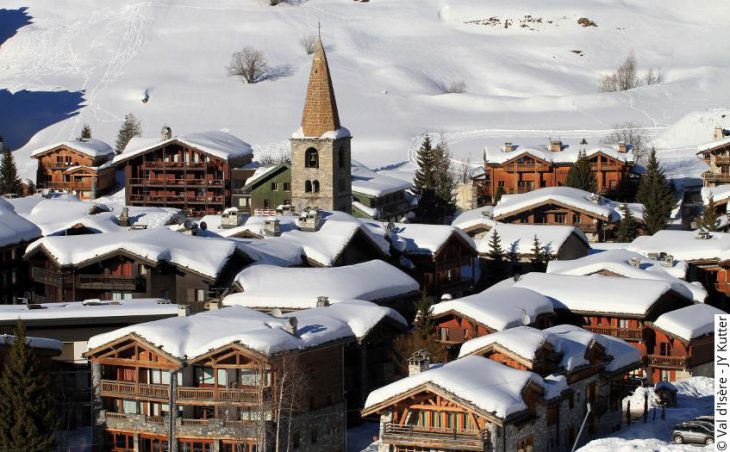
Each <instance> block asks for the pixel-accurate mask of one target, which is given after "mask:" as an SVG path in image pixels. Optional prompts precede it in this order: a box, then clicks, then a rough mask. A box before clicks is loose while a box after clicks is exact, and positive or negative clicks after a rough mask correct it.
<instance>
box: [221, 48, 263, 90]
mask: <svg viewBox="0 0 730 452" xmlns="http://www.w3.org/2000/svg"><path fill="white" fill-rule="evenodd" d="M226 70H227V71H228V75H230V76H232V77H241V79H243V81H244V82H246V83H257V82H260V81H261V80H263V79H264V78H265V77H266V73H267V72H268V70H269V66H268V64H267V63H266V57H265V56H264V54H263V52H261V51H260V50H257V49H254V48H253V47H244V48H243V49H242V50H240V51H238V52H235V53H234V54H233V55H232V56H231V63H230V64H229V65H228V66H227V67H226Z"/></svg>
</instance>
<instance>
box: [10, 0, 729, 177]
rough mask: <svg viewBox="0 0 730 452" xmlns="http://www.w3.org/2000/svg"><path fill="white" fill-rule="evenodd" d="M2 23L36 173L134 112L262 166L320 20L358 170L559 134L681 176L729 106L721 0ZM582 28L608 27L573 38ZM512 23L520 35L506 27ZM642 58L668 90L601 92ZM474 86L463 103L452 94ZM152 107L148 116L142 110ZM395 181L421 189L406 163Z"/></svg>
mask: <svg viewBox="0 0 730 452" xmlns="http://www.w3.org/2000/svg"><path fill="white" fill-rule="evenodd" d="M2 8H4V9H0V68H1V70H0V134H2V135H3V136H4V137H5V139H6V141H7V142H8V143H9V144H10V146H12V147H13V148H14V149H19V151H18V154H17V156H18V160H19V166H20V167H21V170H22V172H23V173H24V175H28V176H33V175H34V169H35V163H34V162H32V161H31V160H30V159H29V158H27V157H28V156H29V155H30V151H31V150H32V149H33V148H35V147H38V146H42V145H46V144H49V143H51V142H56V141H60V140H66V139H69V138H72V137H74V136H76V135H77V134H78V133H79V131H80V129H81V125H82V123H84V122H86V123H89V124H90V125H91V127H92V129H93V132H94V136H95V137H96V138H99V139H102V140H107V141H110V142H113V141H114V138H115V136H116V131H117V130H118V128H119V125H120V123H121V120H122V118H123V116H124V114H125V113H129V112H132V113H134V114H135V115H137V116H138V117H139V118H140V119H141V120H142V125H143V128H144V130H145V132H146V135H149V136H157V134H158V133H159V130H160V128H161V126H162V125H164V124H167V125H169V126H171V127H172V130H173V133H175V134H183V133H188V132H195V131H202V130H213V129H228V130H230V131H232V132H233V133H234V134H236V135H238V136H240V137H241V138H242V139H244V140H245V141H248V142H250V143H251V144H253V145H254V146H255V149H256V151H257V153H258V154H259V155H262V154H264V153H266V152H271V151H278V150H280V149H282V148H283V147H286V146H287V145H288V144H287V140H288V138H289V136H290V135H291V133H292V132H293V131H294V130H296V129H297V128H298V125H299V120H300V115H301V110H302V106H303V99H304V93H305V87H306V81H307V76H308V72H309V65H310V57H309V56H308V55H306V53H305V51H304V49H303V47H302V45H301V43H300V40H301V38H302V37H303V36H306V35H312V34H316V31H317V23H318V22H320V23H321V27H322V38H323V40H324V42H325V43H326V45H327V50H328V57H329V60H330V65H331V69H332V73H333V78H334V85H335V91H336V93H337V99H338V104H339V109H340V116H341V118H342V121H343V124H344V125H345V126H347V127H348V128H350V130H351V131H352V132H353V135H354V137H355V139H354V141H353V153H354V154H353V156H354V158H355V159H357V160H358V161H361V162H363V163H364V164H366V165H368V166H371V167H382V166H387V165H396V164H398V163H402V162H407V161H408V160H409V158H410V157H411V155H412V148H413V143H415V142H416V139H417V137H418V136H419V135H421V134H423V133H435V134H441V135H442V136H443V137H444V138H445V139H447V141H448V142H449V144H450V146H451V149H452V151H453V152H454V155H455V158H457V159H460V160H467V159H469V160H470V161H471V162H477V161H480V160H481V155H482V150H483V148H484V146H485V145H488V146H497V145H500V144H501V143H503V142H504V141H506V140H509V141H512V142H514V143H517V144H520V143H522V144H523V145H527V144H532V145H539V144H543V143H545V142H546V140H547V139H548V137H550V136H560V137H562V138H564V139H565V140H567V141H568V142H571V141H574V142H577V141H578V140H580V139H581V138H586V139H587V140H588V142H589V144H595V143H597V142H598V140H599V139H600V138H601V137H603V136H605V135H606V134H607V133H608V132H609V131H610V130H611V129H612V128H613V127H615V125H616V124H619V123H623V122H625V121H633V122H636V123H639V124H640V125H641V126H642V127H643V128H644V131H645V133H646V134H647V135H649V136H651V137H655V138H656V144H657V146H658V147H659V148H660V151H661V152H662V157H663V159H664V163H665V165H666V166H667V168H668V169H669V171H670V174H672V175H674V176H695V177H696V176H697V175H699V173H700V172H701V171H703V169H704V164H703V163H702V162H700V161H699V160H698V159H697V158H696V157H695V156H694V148H695V146H696V145H697V144H699V143H702V142H705V141H708V140H709V138H710V137H711V131H712V127H713V126H714V125H715V124H716V123H718V122H720V123H721V124H723V125H725V127H730V119H727V118H722V115H724V114H726V113H727V112H728V110H726V108H727V107H728V106H729V105H730V89H729V88H730V78H728V77H726V76H724V75H726V74H727V71H728V69H730V60H729V59H727V58H725V57H723V52H722V50H723V46H722V44H721V43H723V42H727V41H728V38H730V28H728V27H727V26H726V24H725V16H726V14H723V12H729V11H730V5H728V4H727V2H726V1H724V0H705V1H702V2H686V1H681V0H662V1H660V0H622V1H614V2H606V1H605V0H521V1H519V2H515V1H512V0H490V1H486V0H398V1H393V0H372V1H370V2H369V3H360V2H353V1H350V0H310V1H301V2H300V1H297V0H292V3H289V4H281V5H279V6H276V7H270V6H268V4H267V2H265V1H264V0H216V1H215V2H211V1H209V0H115V1H114V2H108V1H98V0H97V1H94V0H4V1H3V2H2ZM581 17H586V18H589V19H590V20H593V21H594V22H595V23H596V24H597V26H596V27H585V28H584V27H582V26H580V25H578V24H577V20H578V19H579V18H581ZM505 25H507V27H506V28H505ZM244 46H253V47H256V48H259V49H261V50H263V51H264V52H265V54H266V56H267V58H268V61H269V64H270V66H272V67H273V68H274V70H275V74H274V76H273V77H272V79H270V80H267V81H264V82H261V83H258V84H256V85H248V86H247V85H243V84H242V83H240V82H239V81H237V80H234V79H232V78H230V77H228V76H227V75H226V73H225V69H224V68H225V66H226V65H227V64H228V62H229V60H230V56H231V54H232V53H233V52H234V51H236V50H239V49H240V48H242V47H244ZM630 51H633V52H634V53H635V54H636V57H637V60H638V62H639V68H640V70H641V71H642V72H643V71H646V70H648V69H649V68H652V67H653V68H661V69H662V70H663V72H664V75H665V81H664V83H662V84H660V85H652V86H646V87H640V88H637V89H634V90H631V91H628V92H622V93H610V94H601V93H598V89H597V87H598V84H599V79H600V78H601V77H602V76H603V75H605V74H607V73H608V72H610V71H612V70H613V69H615V68H616V67H617V66H618V65H619V64H620V63H621V61H622V60H623V59H624V58H625V56H626V55H627V54H628V53H629V52H630ZM462 81H463V82H464V85H465V91H464V93H455V94H445V93H444V87H446V86H448V85H451V84H454V83H457V82H462ZM146 97H147V98H148V102H146V103H143V102H142V99H143V98H146ZM394 169H395V171H393V172H391V173H392V174H394V175H399V174H400V175H403V176H404V177H405V178H408V177H409V173H410V168H409V166H408V165H401V166H395V167H394Z"/></svg>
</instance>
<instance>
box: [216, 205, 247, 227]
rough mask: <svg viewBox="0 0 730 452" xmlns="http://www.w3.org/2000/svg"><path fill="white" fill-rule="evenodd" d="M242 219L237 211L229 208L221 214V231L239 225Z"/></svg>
mask: <svg viewBox="0 0 730 452" xmlns="http://www.w3.org/2000/svg"><path fill="white" fill-rule="evenodd" d="M242 219H243V217H242V216H241V215H239V212H238V209H237V208H235V207H229V208H227V209H226V210H224V211H223V213H222V214H221V229H231V228H235V227H238V226H240V225H241V220H242Z"/></svg>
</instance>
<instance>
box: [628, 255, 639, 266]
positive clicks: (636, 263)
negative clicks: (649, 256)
mask: <svg viewBox="0 0 730 452" xmlns="http://www.w3.org/2000/svg"><path fill="white" fill-rule="evenodd" d="M629 264H631V265H632V266H633V267H640V266H641V259H640V258H638V257H632V258H631V259H629Z"/></svg>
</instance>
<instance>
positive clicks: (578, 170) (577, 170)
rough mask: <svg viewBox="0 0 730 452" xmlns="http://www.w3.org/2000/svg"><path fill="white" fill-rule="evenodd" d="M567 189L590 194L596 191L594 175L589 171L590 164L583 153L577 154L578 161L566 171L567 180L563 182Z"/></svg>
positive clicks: (596, 185)
mask: <svg viewBox="0 0 730 452" xmlns="http://www.w3.org/2000/svg"><path fill="white" fill-rule="evenodd" d="M565 185H567V186H568V187H573V188H579V189H581V190H585V191H588V192H591V193H596V192H597V191H598V183H597V182H596V175H595V174H593V170H592V169H591V162H590V160H588V157H587V156H586V154H585V152H579V153H578V160H576V162H575V163H574V164H573V166H571V167H570V170H568V178H567V179H566V181H565Z"/></svg>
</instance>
